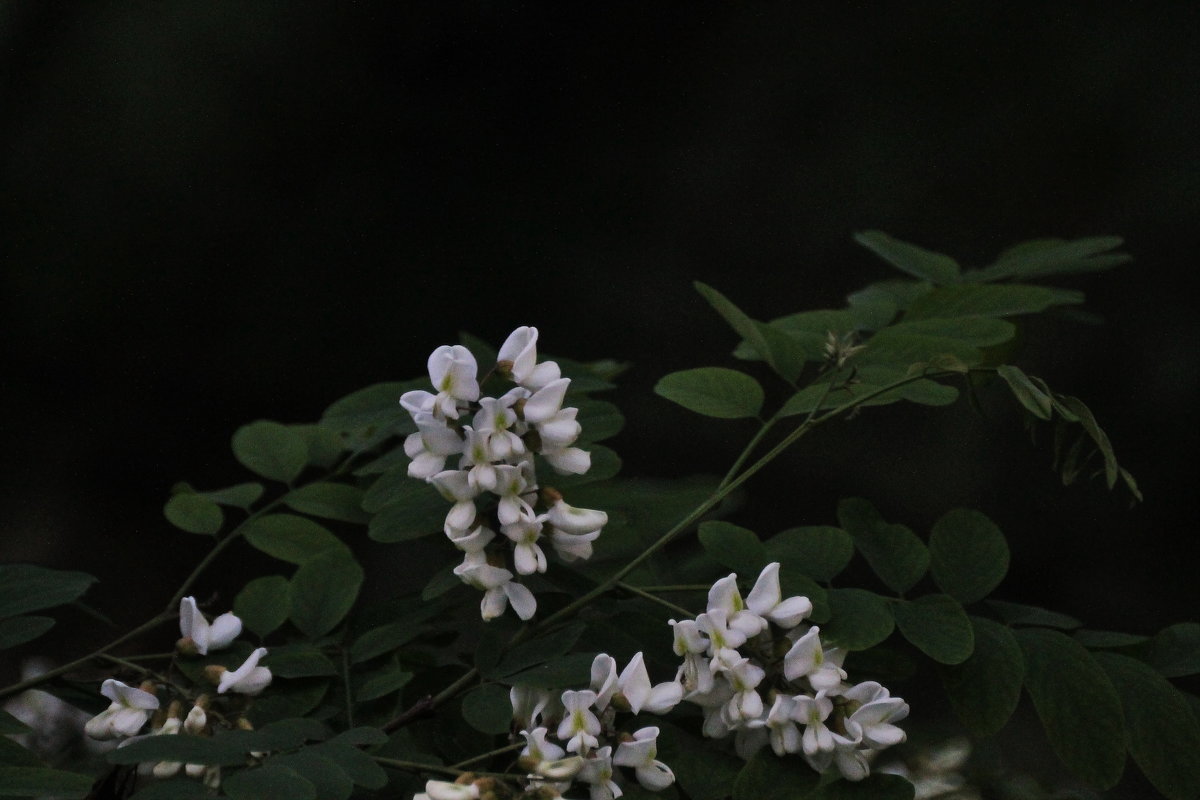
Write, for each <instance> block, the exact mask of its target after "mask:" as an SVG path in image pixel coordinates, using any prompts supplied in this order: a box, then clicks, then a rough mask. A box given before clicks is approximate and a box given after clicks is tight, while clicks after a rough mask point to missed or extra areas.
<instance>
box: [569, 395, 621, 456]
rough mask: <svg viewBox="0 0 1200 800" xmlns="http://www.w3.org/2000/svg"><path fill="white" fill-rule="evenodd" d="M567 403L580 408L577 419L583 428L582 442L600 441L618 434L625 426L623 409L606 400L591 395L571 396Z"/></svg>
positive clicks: (580, 436) (580, 435) (580, 439)
mask: <svg viewBox="0 0 1200 800" xmlns="http://www.w3.org/2000/svg"><path fill="white" fill-rule="evenodd" d="M567 405H570V406H574V407H575V408H578V409H579V413H578V415H576V419H577V420H578V421H579V424H580V426H582V428H583V430H582V431H581V432H580V434H579V441H580V442H581V443H584V444H586V443H588V442H599V441H602V440H604V439H608V438H610V437H612V436H616V435H617V434H618V433H620V432H621V429H622V428H623V427H625V417H624V416H623V415H622V414H621V410H620V409H619V408H617V407H616V406H615V405H613V404H612V403H609V402H607V401H605V400H593V399H591V398H590V397H578V398H571V399H570V400H569V401H568V403H567Z"/></svg>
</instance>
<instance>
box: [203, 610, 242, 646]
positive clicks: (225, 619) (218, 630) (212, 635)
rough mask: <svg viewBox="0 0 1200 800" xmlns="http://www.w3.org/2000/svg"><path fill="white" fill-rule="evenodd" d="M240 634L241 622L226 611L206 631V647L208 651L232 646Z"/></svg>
mask: <svg viewBox="0 0 1200 800" xmlns="http://www.w3.org/2000/svg"><path fill="white" fill-rule="evenodd" d="M241 633H242V621H241V619H239V618H238V617H237V616H236V615H235V614H234V613H233V612H232V611H228V612H226V613H224V614H222V615H221V616H219V617H217V618H216V619H214V620H213V621H212V625H210V626H209V629H208V647H209V649H210V650H220V649H221V648H222V647H228V646H229V645H231V644H233V640H234V639H236V638H237V637H238V636H240V635H241Z"/></svg>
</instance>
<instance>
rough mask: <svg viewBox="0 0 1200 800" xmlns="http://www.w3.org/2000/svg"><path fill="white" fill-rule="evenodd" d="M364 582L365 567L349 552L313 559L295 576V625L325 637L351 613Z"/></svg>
mask: <svg viewBox="0 0 1200 800" xmlns="http://www.w3.org/2000/svg"><path fill="white" fill-rule="evenodd" d="M362 581H363V571H362V567H360V566H359V565H358V563H357V562H355V561H354V559H353V558H352V557H350V556H348V555H346V554H345V553H341V552H338V551H336V550H334V551H329V552H326V553H322V554H321V555H318V556H316V557H314V558H312V559H309V560H308V561H306V562H305V563H303V564H301V565H300V569H298V570H296V574H295V575H294V576H292V583H291V594H292V612H291V615H290V618H291V620H292V623H293V624H295V626H296V627H297V628H299V629H300V630H301V631H303V632H304V633H305V634H306V635H307V636H309V637H310V638H316V637H318V636H324V635H325V634H327V633H329V632H330V631H331V630H333V629H334V628H336V627H337V625H338V623H340V622H341V621H342V619H343V618H344V617H345V616H346V614H348V613H349V612H350V608H351V607H352V606H353V605H354V601H355V599H357V598H358V590H359V587H361V586H362Z"/></svg>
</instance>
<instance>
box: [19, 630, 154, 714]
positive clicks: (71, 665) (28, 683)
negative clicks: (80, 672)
mask: <svg viewBox="0 0 1200 800" xmlns="http://www.w3.org/2000/svg"><path fill="white" fill-rule="evenodd" d="M177 616H178V615H177V614H172V613H166V612H164V613H162V614H159V615H158V616H157V617H154V618H153V619H150V620H147V621H146V622H143V623H142V624H141V625H139V626H138V627H136V628H134V629H133V630H131V631H129V633H126V634H124V635H122V636H118V637H117V638H116V639H113V640H112V641H111V642H109V643H108V644H106V645H104V646H103V647H100V648H99V649H97V650H94V651H92V652H91V653H88V654H87V655H86V656H83V657H82V658H77V659H75V660H74V661H70V662H68V663H66V664H63V665H62V666H60V667H55V668H54V669H51V670H47V671H46V672H43V673H42V674H41V675H38V676H36V677H33V678H29V679H28V680H24V681H21V682H20V683H14V684H13V685H12V686H6V687H4V688H3V689H0V699H3V698H5V697H9V696H10V695H14V694H17V693H19V692H23V691H25V690H26V689H32V688H33V687H35V686H40V685H41V684H43V683H46V682H48V681H51V680H53V679H54V678H57V677H58V676H59V675H65V674H67V673H68V672H70V671H71V670H74V669H78V668H79V667H82V666H84V665H86V664H87V663H88V662H89V661H91V660H92V659H94V658H99V657H100V656H103V655H104V654H106V653H107V652H108V651H109V650H112V649H113V648H114V647H117V646H118V645H121V644H124V643H125V642H127V641H129V640H130V639H133V638H136V637H138V636H141V635H142V634H143V633H145V632H146V631H149V630H153V629H154V628H157V627H158V626H159V625H161V624H163V623H164V622H168V621H170V620H173V619H176V617H177Z"/></svg>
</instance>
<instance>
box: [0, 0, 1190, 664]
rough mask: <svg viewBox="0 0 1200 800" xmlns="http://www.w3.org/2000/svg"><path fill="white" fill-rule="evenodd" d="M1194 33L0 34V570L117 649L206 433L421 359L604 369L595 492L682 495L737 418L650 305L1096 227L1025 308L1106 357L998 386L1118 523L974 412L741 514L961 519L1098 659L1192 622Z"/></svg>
mask: <svg viewBox="0 0 1200 800" xmlns="http://www.w3.org/2000/svg"><path fill="white" fill-rule="evenodd" d="M1197 22H1198V15H1197V11H1196V6H1195V5H1194V4H1183V3H1177V4H1155V5H1150V4H1132V3H1111V4H1108V5H1102V4H1101V5H1095V4H1089V5H1088V6H1087V8H1086V9H1085V8H1083V7H1082V6H1071V7H1068V6H1066V5H1058V4H1038V5H1036V6H1034V5H1025V4H1006V3H999V2H991V3H988V2H977V3H910V4H903V5H900V4H897V5H896V6H894V7H891V6H889V7H883V6H882V4H878V5H877V4H862V3H842V4H829V7H819V6H815V5H810V4H797V3H779V4H739V5H738V6H736V7H724V6H700V7H692V6H691V5H684V4H670V3H639V4H621V3H604V4H596V3H588V4H552V3H546V4H522V3H511V4H504V3H489V2H468V3H454V4H441V3H438V4H433V3H423V4H406V3H395V2H392V1H391V0H387V2H384V1H383V0H377V1H376V2H356V3H325V4H322V3H314V2H283V1H282V0H277V1H275V2H264V1H259V2H253V3H232V2H223V3H222V2H218V3H213V2H210V0H162V1H161V2H152V1H150V0H144V1H143V2H124V3H98V2H49V1H48V0H21V1H20V2H8V3H5V4H4V6H3V7H2V8H0V57H2V59H3V69H4V80H3V87H2V88H3V97H2V99H0V108H2V110H3V119H2V131H3V134H2V135H3V150H2V151H0V184H2V186H3V197H2V199H0V204H2V205H0V220H2V234H0V256H2V258H3V265H4V283H5V291H4V303H5V308H4V312H3V326H4V330H3V337H4V350H5V355H6V357H7V358H6V360H7V362H8V363H7V366H6V367H4V385H5V388H4V391H3V403H4V413H3V419H4V429H5V436H4V450H5V452H4V459H3V460H4V476H3V481H0V502H2V504H3V509H4V513H3V520H4V530H3V532H2V533H0V536H2V537H3V538H2V540H0V541H3V545H2V548H3V558H4V560H12V561H25V560H29V561H36V562H40V563H46V564H51V565H55V566H61V567H72V568H83V569H87V570H88V571H91V572H94V573H95V574H97V575H99V576H101V578H102V580H103V583H102V584H101V585H100V587H98V588H97V589H95V590H93V592H92V595H91V597H92V598H93V601H94V603H95V605H97V606H98V607H100V608H101V609H103V610H104V611H105V612H106V613H109V614H111V615H113V616H114V617H115V618H116V619H117V620H118V621H119V622H122V623H124V622H133V621H137V620H140V619H141V618H143V617H144V616H145V615H146V613H148V611H149V609H152V608H157V604H158V603H159V602H161V599H158V598H163V597H166V596H169V594H170V592H171V589H172V588H173V587H174V586H175V585H177V584H178V582H179V581H180V580H181V579H182V577H183V575H185V574H186V572H187V570H188V569H189V568H190V565H191V564H192V563H194V560H195V559H196V558H197V557H198V556H199V554H201V553H202V552H203V550H204V543H203V542H202V541H201V540H200V538H201V537H189V536H187V535H184V534H178V533H175V532H173V531H172V530H171V529H170V528H169V526H168V525H167V524H166V522H165V521H164V520H163V519H162V517H161V504H162V502H163V500H164V499H165V497H166V493H167V490H168V488H169V487H170V485H171V484H172V483H173V482H175V481H176V480H181V479H185V480H188V481H190V482H192V483H193V484H195V485H197V486H200V487H216V486H223V485H227V484H230V483H234V482H236V481H238V480H242V479H244V473H243V472H242V471H241V469H240V467H238V466H237V465H236V463H235V462H234V460H233V459H232V457H231V456H230V455H229V451H228V439H229V436H230V434H231V433H232V431H233V430H234V429H236V428H237V426H239V425H241V424H243V423H245V422H247V421H250V420H253V419H256V418H263V417H266V418H272V419H278V420H282V421H287V422H293V421H308V420H312V419H315V418H316V417H317V416H318V415H319V414H320V411H321V410H322V409H323V408H324V407H325V406H326V405H327V404H328V402H330V401H331V400H333V399H335V398H337V397H339V396H341V395H343V394H345V393H347V392H349V391H351V390H353V389H356V388H358V387H360V386H364V385H366V384H369V383H373V382H377V381H381V380H396V379H405V378H410V377H414V376H416V375H418V374H420V373H421V372H422V370H423V365H424V361H425V357H426V355H427V354H428V352H429V351H430V350H431V349H432V348H433V347H434V346H436V345H438V344H441V343H445V342H449V341H453V339H454V337H455V336H456V333H457V331H459V330H461V329H466V330H469V331H471V332H473V333H475V334H477V335H479V336H481V337H484V338H486V339H490V340H491V341H493V342H495V343H499V342H500V341H501V340H502V339H503V337H504V336H505V335H506V334H507V333H508V331H510V330H511V329H512V328H513V327H515V326H517V325H520V324H533V325H537V326H538V327H539V328H540V329H541V333H542V342H543V343H544V347H543V349H544V350H545V351H548V352H550V353H556V354H562V355H569V356H571V357H574V358H579V359H591V358H602V357H615V358H618V359H622V360H628V361H631V362H633V364H634V366H633V368H632V369H631V370H630V371H629V373H628V374H627V375H626V376H625V378H624V379H623V388H622V390H621V391H620V392H619V393H618V394H617V395H616V396H615V397H614V398H613V399H615V400H616V401H617V402H618V403H620V404H621V405H622V407H623V408H624V409H625V411H626V415H627V417H628V418H629V422H628V426H627V428H626V432H625V433H624V434H622V436H621V437H620V438H619V439H617V440H616V441H615V442H614V443H613V445H614V447H615V448H616V449H617V450H618V451H619V452H620V453H621V454H622V455H623V457H624V459H625V465H626V467H625V469H626V472H627V473H628V474H635V475H667V476H670V475H681V474H687V473H692V472H696V471H709V472H717V471H723V470H724V468H725V467H726V466H727V465H728V463H729V460H730V459H731V458H732V457H733V455H734V454H735V453H736V451H737V448H738V447H739V446H740V442H741V441H744V440H745V438H746V437H747V436H748V435H749V433H750V431H749V430H748V429H747V427H746V426H745V424H744V423H736V422H732V423H731V422H718V421H711V420H707V419H702V418H699V417H690V416H687V415H686V414H685V412H677V411H676V410H674V409H672V408H671V407H670V406H669V405H668V404H667V403H665V402H664V401H662V400H660V399H658V398H656V397H654V396H653V395H652V393H651V387H652V386H653V384H654V382H655V381H656V380H657V378H658V377H659V376H661V375H662V374H664V373H666V372H668V371H671V370H674V369H680V368H685V367H690V366H700V365H706V364H723V365H727V366H736V364H734V363H733V362H731V361H730V360H729V359H728V358H727V355H726V354H727V353H728V352H729V350H730V349H731V348H732V346H733V344H734V337H733V336H732V335H731V334H730V332H729V331H728V330H727V329H726V327H725V326H724V324H723V323H722V322H721V321H720V320H719V319H718V318H717V317H716V315H715V314H713V313H712V312H711V311H710V310H709V309H708V308H707V306H706V305H705V304H704V303H703V301H702V300H701V299H700V298H699V296H698V295H696V294H695V293H694V292H693V291H692V289H691V286H690V283H691V281H692V280H694V279H699V280H703V281H705V282H708V283H710V284H713V285H715V286H717V287H718V288H720V289H722V290H723V291H724V292H725V293H726V294H728V295H729V296H730V297H731V298H732V299H733V300H734V301H735V302H737V303H739V304H740V305H741V306H742V307H743V308H745V309H746V310H747V311H748V312H750V313H751V314H752V315H754V316H756V317H758V318H762V319H768V318H771V317H774V316H779V315H782V314H786V313H790V312H793V311H796V310H800V309H807V308H819V307H836V306H839V305H841V304H842V303H843V298H844V295H845V294H846V293H847V292H849V291H853V290H855V289H857V288H860V287H861V286H862V285H863V284H865V283H867V282H869V281H872V280H878V279H882V278H885V277H890V276H891V275H892V274H893V273H892V272H891V271H890V268H888V267H887V266H886V265H884V264H883V263H882V262H879V261H877V260H876V259H875V258H874V257H873V256H871V255H870V254H869V253H867V252H866V251H863V250H861V249H859V248H858V247H857V246H856V245H854V243H853V242H852V240H851V235H852V234H853V232H855V231H857V230H862V229H865V228H879V229H883V230H886V231H888V232H890V233H892V234H893V235H895V236H898V237H901V238H904V239H908V240H911V241H915V242H917V243H920V244H924V245H926V246H929V247H932V248H934V249H938V250H942V251H944V252H947V253H951V254H953V255H955V256H956V257H958V258H959V259H960V260H961V261H962V262H963V263H965V264H968V265H979V264H983V263H987V261H988V259H990V257H992V256H993V255H995V253H997V252H998V251H999V250H1001V249H1002V248H1003V247H1005V246H1007V245H1009V244H1012V243H1014V242H1016V241H1020V240H1023V239H1029V238H1035V237H1041V236H1065V237H1077V236H1087V235H1099V234H1118V235H1123V236H1125V237H1126V239H1127V249H1128V251H1129V252H1131V253H1132V254H1133V255H1134V256H1135V258H1136V261H1135V262H1134V263H1133V264H1131V265H1128V266H1125V267H1122V268H1120V269H1118V270H1117V271H1115V272H1112V273H1108V274H1103V275H1095V276H1084V277H1081V278H1078V279H1073V280H1071V281H1070V282H1069V284H1068V285H1071V286H1075V287H1077V288H1083V289H1085V290H1086V291H1087V292H1088V295H1089V309H1090V310H1092V311H1095V312H1097V313H1098V314H1100V315H1102V316H1103V317H1104V318H1105V319H1106V322H1105V324H1104V325H1103V326H1102V327H1090V326H1087V325H1082V324H1079V323H1077V322H1070V321H1066V320H1056V321H1050V322H1046V323H1039V324H1038V325H1037V326H1036V327H1035V328H1034V329H1033V330H1032V331H1031V333H1030V338H1031V342H1030V346H1029V347H1028V349H1027V350H1026V351H1025V354H1024V356H1023V358H1022V362H1021V363H1023V364H1025V365H1027V366H1028V368H1029V371H1031V372H1034V373H1036V374H1041V375H1043V376H1045V377H1046V378H1048V379H1049V380H1050V381H1051V384H1052V385H1054V386H1055V387H1056V388H1058V389H1060V390H1061V391H1065V392H1068V393H1071V394H1075V395H1078V396H1080V397H1082V398H1084V399H1085V400H1086V401H1087V402H1089V403H1090V404H1091V405H1092V408H1093V409H1094V410H1095V412H1096V414H1097V416H1098V418H1099V419H1100V420H1101V422H1102V424H1104V425H1105V426H1106V427H1107V428H1108V430H1109V433H1110V434H1111V437H1112V440H1113V442H1114V445H1115V447H1116V450H1117V453H1118V456H1119V457H1120V458H1121V459H1122V461H1123V463H1125V464H1126V466H1128V468H1129V469H1130V470H1131V471H1132V472H1133V473H1134V475H1136V476H1137V477H1138V478H1139V480H1140V481H1141V484H1142V488H1143V490H1144V491H1145V494H1146V503H1145V504H1144V505H1142V506H1140V507H1137V508H1135V509H1133V510H1129V509H1128V504H1127V499H1128V498H1127V497H1125V496H1123V495H1120V494H1118V493H1108V492H1107V491H1106V490H1105V489H1104V487H1103V485H1102V483H1101V482H1092V483H1089V484H1085V485H1080V486H1073V487H1070V488H1068V489H1065V490H1064V489H1063V488H1062V487H1061V486H1060V485H1059V484H1058V481H1057V478H1056V476H1055V475H1054V474H1053V473H1052V472H1051V471H1050V469H1049V455H1048V452H1047V451H1046V449H1045V448H1044V447H1043V448H1036V447H1033V446H1031V445H1030V444H1029V442H1028V440H1027V439H1026V438H1025V436H1024V434H1023V432H1022V431H1021V428H1020V422H1019V420H1018V419H1017V417H1016V415H1015V414H1014V413H1012V412H1011V411H1010V410H1009V406H1008V405H1006V404H1005V403H1003V402H1000V401H996V402H992V403H990V404H988V406H987V408H988V414H987V416H986V417H984V418H981V417H980V416H979V415H977V414H976V413H974V412H973V411H971V410H970V409H969V408H968V407H967V406H966V404H965V403H964V404H960V405H959V406H956V407H954V408H953V409H950V410H930V409H924V408H915V407H912V408H900V407H893V408H889V409H885V410H878V411H872V412H871V413H870V414H868V415H865V416H864V417H862V418H860V419H859V420H858V421H857V422H855V423H853V424H852V425H849V426H842V427H840V428H836V429H835V428H834V427H833V426H831V427H829V428H827V429H825V430H823V431H821V432H820V433H819V434H817V435H814V436H813V437H812V438H811V439H810V440H807V444H804V445H803V446H802V447H801V448H800V451H799V452H798V453H797V455H795V456H794V457H791V458H789V459H787V460H786V461H785V462H783V463H782V464H781V465H780V467H778V468H777V469H776V470H775V472H774V473H773V477H768V478H764V479H763V480H761V481H757V482H756V483H754V484H752V486H751V496H750V502H751V505H750V506H749V507H748V508H747V509H746V511H745V512H744V516H743V517H742V518H741V520H740V521H743V522H745V523H746V524H751V525H754V526H757V527H759V529H760V532H762V533H770V532H772V531H773V530H775V529H778V528H782V527H786V526H788V525H792V524H817V523H825V522H831V521H833V518H834V517H833V515H834V508H835V504H836V498H837V497H839V496H844V495H850V494H865V495H867V496H870V497H872V498H874V499H876V500H877V502H878V503H879V505H880V506H881V507H882V508H883V509H884V511H885V513H886V514H887V515H888V516H889V517H890V518H893V519H897V520H899V521H903V522H906V523H909V524H911V525H913V526H914V527H915V528H917V529H918V530H926V529H927V526H928V525H929V524H930V523H931V522H932V521H933V520H934V519H936V518H937V517H938V516H940V514H941V513H943V512H944V511H945V510H947V509H949V508H952V507H955V506H959V505H969V506H974V507H978V508H981V509H983V510H984V511H986V512H987V513H988V514H990V515H992V516H993V517H994V518H995V519H996V520H997V521H998V522H999V523H1000V524H1001V526H1002V527H1003V528H1004V529H1005V531H1006V532H1007V533H1008V534H1009V535H1010V537H1011V538H1012V539H1013V540H1014V546H1015V556H1014V567H1013V572H1012V575H1013V582H1012V583H1011V584H1010V585H1009V586H1008V587H1007V589H1006V590H1005V592H1006V593H1007V596H1008V597H1009V599H1013V600H1021V601H1028V602H1036V603H1045V604H1049V605H1052V606H1054V607H1056V608H1060V609H1061V610H1063V611H1067V612H1070V613H1073V614H1075V615H1077V616H1081V617H1083V618H1084V619H1086V620H1087V621H1088V623H1089V624H1090V625H1091V626H1093V627H1097V628H1104V629H1120V630H1133V631H1139V632H1150V631H1152V630H1154V629H1156V628H1157V627H1159V626H1161V625H1162V624H1165V623H1168V622H1176V621H1181V620H1185V619H1195V618H1197V617H1198V616H1200V613H1198V612H1200V603H1197V599H1198V593H1197V592H1196V589H1195V584H1194V581H1193V577H1192V576H1193V574H1194V567H1193V563H1194V562H1193V561H1191V560H1190V558H1188V557H1186V556H1185V546H1186V545H1187V544H1188V543H1189V542H1190V540H1191V539H1192V538H1193V537H1194V535H1195V525H1194V522H1193V512H1192V506H1193V502H1192V498H1193V495H1194V491H1195V490H1194V484H1193V481H1192V478H1191V476H1190V475H1189V474H1188V472H1189V470H1188V467H1189V466H1190V460H1191V454H1192V453H1193V452H1194V450H1195V446H1196V444H1197V442H1196V428H1195V424H1194V421H1193V420H1192V419H1191V416H1190V412H1191V411H1192V408H1193V399H1194V397H1195V396H1196V384H1197V366H1198V363H1197V358H1196V349H1195V345H1196V323H1195V317H1194V314H1193V311H1192V308H1193V305H1194V300H1193V294H1192V292H1191V291H1188V290H1185V288H1184V286H1185V283H1184V282H1185V281H1186V280H1187V279H1188V278H1190V277H1191V275H1190V273H1191V272H1192V271H1193V270H1194V269H1195V265H1194V263H1193V253H1194V251H1195V244H1196V242H1195V234H1194V230H1195V228H1194V222H1195V219H1196V212H1197V210H1198V208H1197V207H1198V205H1200V202H1198V198H1200V195H1198V193H1197V189H1198V188H1200V159H1198V158H1197V155H1198V152H1197V151H1198V146H1200V145H1198V143H1200V138H1198V137H1197V134H1198V133H1200V117H1198V114H1200V100H1198V94H1197V87H1198V86H1200V57H1198V56H1197V52H1198V48H1197V47H1196V42H1197V40H1198V36H1197V35H1198V34H1200V26H1198V25H1197ZM681 422H686V424H687V425H690V427H688V428H685V427H683V426H682V425H681V424H680V423H681ZM372 552H373V553H375V555H376V558H377V559H383V560H382V561H377V562H376V563H382V564H386V563H387V561H386V559H389V558H395V557H396V556H395V554H394V552H393V551H392V550H388V549H383V548H381V549H379V550H378V551H372ZM236 561H238V559H236V558H234V559H229V560H227V561H226V562H224V563H223V564H222V565H219V567H218V569H216V570H215V571H214V574H213V576H212V578H211V582H212V584H213V585H214V586H216V587H217V588H225V589H226V590H228V589H229V588H230V584H231V583H233V588H236V582H232V579H231V578H230V577H229V576H230V575H232V574H234V573H233V572H232V571H231V570H232V569H233V568H234V566H235V564H234V563H233V562H236ZM248 563H249V568H254V564H255V562H253V561H250V562H248ZM397 569H400V567H397ZM207 588H212V587H207V586H206V587H201V593H203V591H204V589H207ZM148 598H156V599H153V600H152V601H150V600H148ZM146 603H150V606H149V608H142V607H139V605H143V606H144V605H145V604H146ZM104 635H106V634H105V632H103V631H92V632H90V633H85V634H83V635H82V636H83V638H84V639H86V638H87V637H89V636H104ZM76 644H78V642H77V641H75V640H74V638H73V637H68V636H67V635H65V634H64V635H62V636H60V637H59V638H58V640H57V641H55V642H51V643H50V644H49V645H46V647H48V648H52V649H61V650H62V651H64V652H77V651H78V649H79V648H77V647H76V646H75V645H76Z"/></svg>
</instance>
